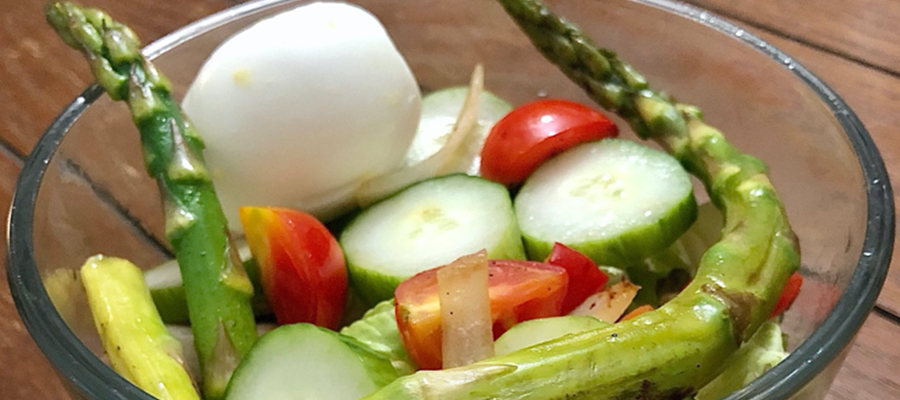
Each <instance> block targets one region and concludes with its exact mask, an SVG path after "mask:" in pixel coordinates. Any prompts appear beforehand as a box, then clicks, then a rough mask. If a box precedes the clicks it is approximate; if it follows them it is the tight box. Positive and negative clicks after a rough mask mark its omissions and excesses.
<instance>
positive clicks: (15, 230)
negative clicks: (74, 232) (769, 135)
mask: <svg viewBox="0 0 900 400" xmlns="http://www.w3.org/2000/svg"><path fill="white" fill-rule="evenodd" d="M291 1H293V0H264V1H258V2H250V3H245V4H242V5H238V6H235V7H232V8H229V9H226V10H223V11H221V12H219V13H216V14H213V15H211V16H209V17H206V18H204V19H201V20H199V21H197V22H195V23H192V24H190V25H188V26H185V27H183V28H181V29H179V30H177V31H175V32H173V33H171V34H169V35H167V36H165V37H163V38H161V39H159V40H157V41H156V42H154V43H152V44H150V45H149V46H147V47H146V48H145V49H144V53H145V54H146V55H147V56H148V57H150V58H153V57H155V56H156V55H159V54H161V53H163V52H165V51H167V50H168V49H170V48H172V47H174V46H177V45H178V44H179V43H182V42H184V41H186V40H189V39H190V38H192V37H194V36H197V35H199V34H201V33H203V32H206V31H208V30H210V29H213V28H215V27H218V26H220V25H222V24H224V23H227V22H228V21H230V20H233V19H235V18H239V17H244V16H248V15H251V14H253V13H255V12H257V11H260V10H264V9H267V8H269V7H272V6H277V5H280V4H283V3H290V2H291ZM631 1H635V2H637V3H641V4H645V5H648V6H651V7H655V8H658V9H662V10H665V11H667V12H670V13H672V14H675V15H678V16H681V17H685V18H688V19H691V20H693V21H695V22H698V23H700V24H703V25H706V26H708V27H710V28H713V29H715V30H717V31H719V32H721V33H724V34H726V35H728V36H731V37H733V38H735V39H738V40H739V42H736V43H743V44H744V45H747V46H750V47H752V48H754V49H756V50H757V51H760V52H762V53H764V54H765V55H767V56H768V57H770V58H772V59H773V60H774V62H777V63H778V64H780V65H781V66H782V67H784V68H786V69H788V70H790V72H791V73H793V74H794V75H795V76H796V77H797V78H798V79H800V80H801V81H802V82H803V83H805V84H806V85H807V86H808V87H809V88H810V89H811V90H812V91H813V92H815V93H816V94H817V95H818V96H819V97H820V98H821V100H822V101H823V102H824V103H825V105H826V106H827V107H828V108H829V110H830V111H831V113H832V114H833V115H834V117H835V118H836V119H837V120H838V122H839V123H840V125H841V127H842V128H843V129H844V132H845V133H846V135H847V137H848V139H849V141H850V143H851V145H852V146H853V150H854V151H855V153H856V155H857V160H858V161H859V163H860V165H861V167H862V172H863V177H864V179H865V181H866V194H867V226H866V233H865V239H864V242H863V248H862V252H861V254H860V258H859V261H858V262H857V266H856V269H855V271H854V273H853V275H852V277H851V279H850V282H849V284H848V285H847V288H846V290H845V292H844V293H843V295H842V296H841V297H840V299H839V300H838V302H837V303H836V304H835V306H834V309H833V310H832V312H831V313H830V314H829V315H828V317H827V318H826V319H825V321H824V322H823V323H822V325H821V326H820V327H819V328H818V329H816V331H815V332H814V333H813V334H812V335H811V336H810V337H809V338H808V339H807V340H806V341H804V342H803V343H802V344H801V345H800V346H799V347H798V348H797V349H796V350H795V351H794V352H792V353H791V355H790V356H789V357H788V358H787V359H785V361H783V362H782V363H780V364H778V365H777V366H776V367H775V368H773V369H772V370H770V371H768V372H767V373H765V374H764V375H763V376H762V377H760V378H759V379H757V380H756V381H754V382H753V383H751V384H750V385H748V386H746V387H744V388H743V389H741V390H740V391H738V392H735V393H734V394H732V395H731V396H729V397H728V398H727V399H726V400H738V399H744V400H749V399H753V400H763V399H786V398H788V397H789V396H791V395H793V394H794V393H796V392H798V391H799V390H801V389H802V388H803V387H804V386H806V385H807V383H809V382H810V381H811V380H812V379H813V378H814V377H816V376H817V375H818V374H819V373H820V372H821V371H822V370H823V369H824V368H825V367H826V366H828V365H829V364H830V363H831V361H832V360H833V359H835V358H836V357H837V356H838V355H839V354H840V353H841V351H842V350H843V349H844V348H845V347H846V346H847V345H848V344H849V343H850V342H851V340H852V338H853V336H854V335H855V334H856V332H857V331H858V330H859V328H860V327H861V326H862V324H863V322H864V321H865V319H866V317H867V316H868V313H869V311H870V310H871V309H872V307H873V306H874V304H875V300H876V298H877V297H878V294H879V292H880V290H881V286H882V284H883V282H884V279H885V277H886V275H887V271H888V267H889V264H890V260H891V255H892V251H893V241H894V201H893V195H892V192H891V187H890V181H889V180H888V175H887V171H886V169H885V166H884V161H883V160H882V158H881V155H880V154H879V153H878V150H877V149H876V148H875V144H874V143H873V141H872V138H871V137H870V136H869V134H868V132H867V131H866V129H865V127H864V126H863V125H862V123H861V122H860V121H859V119H858V118H857V116H856V114H854V113H853V111H852V110H851V109H850V108H849V107H848V106H847V104H846V103H845V102H844V101H843V100H842V99H841V98H840V97H839V96H838V95H837V94H836V93H834V91H833V90H832V89H831V88H830V87H828V85H826V84H825V83H823V82H822V81H821V80H819V79H818V78H817V77H816V76H815V75H813V74H812V73H811V72H809V70H807V69H806V68H804V67H803V66H802V65H800V64H799V63H797V62H796V61H794V59H793V58H791V57H789V56H788V55H787V54H785V53H784V52H782V51H780V50H778V49H776V48H775V47H774V46H772V45H770V44H769V43H766V42H765V41H763V40H762V39H760V38H759V37H757V36H755V35H753V34H751V33H749V32H747V31H746V30H744V29H742V28H740V27H738V26H737V25H735V24H733V23H731V22H729V21H727V20H725V19H723V18H721V17H719V16H717V15H715V14H713V13H710V12H708V11H705V10H702V9H700V8H697V7H694V6H690V5H686V4H682V3H677V2H675V1H671V0H631ZM102 94H103V92H102V89H100V88H99V87H98V86H97V85H92V86H90V87H88V88H87V89H86V90H85V91H84V92H83V93H82V94H81V95H80V96H78V97H77V98H76V99H75V100H74V101H73V102H72V103H71V104H70V105H69V106H68V107H67V108H66V109H65V110H64V111H63V112H62V113H61V114H60V115H59V116H58V117H57V118H56V120H55V121H54V122H53V123H52V124H51V125H50V127H49V128H48V129H47V130H46V132H45V133H44V135H43V136H42V137H41V139H40V140H39V141H38V143H37V145H36V146H35V148H34V150H33V151H32V153H31V155H30V156H29V157H28V159H27V160H26V161H25V163H24V166H23V168H22V172H21V174H20V176H19V179H18V181H17V184H16V191H15V193H14V195H13V201H12V207H11V208H10V213H9V216H8V224H7V245H8V249H9V251H8V255H7V279H8V281H9V285H10V288H11V291H12V295H13V298H14V300H15V304H16V308H17V309H18V312H19V315H20V316H21V318H22V320H23V322H24V323H25V326H26V327H27V328H28V331H29V332H30V333H31V335H32V337H33V339H34V340H35V342H36V343H37V344H38V347H40V349H41V350H42V351H43V353H44V354H45V355H46V357H47V358H48V359H49V360H50V362H51V363H52V364H53V365H54V366H55V367H56V370H57V372H58V373H59V374H60V375H61V376H62V377H63V378H64V379H65V380H66V382H67V384H68V385H69V386H74V387H75V388H76V389H77V390H79V391H80V392H81V393H82V394H83V395H84V396H86V397H87V398H93V399H103V400H114V399H116V400H117V399H123V400H124V399H131V400H133V399H140V400H153V397H151V396H150V395H148V394H147V393H145V392H144V391H142V390H140V389H139V388H137V387H136V386H134V385H132V384H131V383H129V382H128V381H127V380H125V379H124V378H122V377H121V376H119V375H118V374H116V373H115V372H114V371H113V370H112V369H110V368H109V367H108V366H106V364H104V363H103V362H102V361H100V360H99V359H98V358H97V357H96V356H95V355H94V354H93V353H92V352H91V351H90V350H88V348H87V347H85V346H84V345H83V344H82V343H81V341H80V340H79V339H78V338H77V337H76V336H75V335H74V334H73V333H72V332H71V331H70V330H69V328H68V326H67V325H66V323H65V322H64V321H63V320H62V318H61V317H60V316H59V314H58V313H56V311H55V308H54V306H53V304H52V303H51V302H50V299H49V297H48V296H47V292H46V291H45V289H44V286H43V282H42V280H41V277H40V275H39V274H38V270H37V267H36V265H35V260H34V244H33V242H32V233H33V231H32V222H33V219H34V211H35V203H36V200H37V196H38V190H39V189H40V185H41V181H42V178H43V175H44V173H45V171H46V168H47V165H48V164H49V161H50V159H51V157H52V156H53V155H54V154H55V152H56V149H57V147H58V146H59V143H60V142H61V141H62V139H63V137H64V136H65V134H66V132H67V131H68V130H69V128H70V127H71V126H72V125H73V124H74V123H75V122H76V121H77V119H78V117H79V116H80V115H81V114H82V113H83V112H84V111H85V110H86V109H87V107H88V106H90V104H91V103H92V102H93V101H95V100H96V99H97V98H99V97H100V96H101V95H102Z"/></svg>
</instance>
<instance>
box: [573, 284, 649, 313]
mask: <svg viewBox="0 0 900 400" xmlns="http://www.w3.org/2000/svg"><path fill="white" fill-rule="evenodd" d="M640 288H641V287H640V286H638V285H635V284H633V283H631V282H629V281H627V280H623V281H621V282H619V283H616V284H615V285H612V286H610V287H608V288H606V289H604V290H603V291H601V292H597V293H594V294H592V295H590V296H588V298H587V299H585V300H584V302H583V303H581V305H579V306H578V307H575V309H574V310H572V312H571V313H569V315H589V316H592V317H594V318H597V319H599V320H601V321H606V322H609V323H611V324H614V323H616V321H618V320H619V317H621V316H622V314H624V313H625V310H627V309H628V306H629V305H630V304H631V301H632V300H634V296H637V292H638V290H639V289H640Z"/></svg>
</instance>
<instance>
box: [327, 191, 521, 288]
mask: <svg viewBox="0 0 900 400" xmlns="http://www.w3.org/2000/svg"><path fill="white" fill-rule="evenodd" d="M340 243H341V247H342V248H343V249H344V255H345V256H346V258H347V267H348V270H349V272H350V281H351V283H352V284H353V285H354V286H355V288H356V290H357V293H358V294H359V295H360V297H362V298H363V300H365V301H367V302H368V303H369V304H374V303H377V302H378V301H381V300H386V299H389V298H391V297H393V296H394V289H396V288H397V285H399V284H400V282H402V281H403V280H404V279H406V278H409V277H411V276H413V275H415V274H416V273H419V272H421V271H424V270H427V269H431V268H434V267H437V266H440V265H444V264H447V263H449V262H451V261H453V260H455V259H457V258H459V257H461V256H463V255H466V254H471V253H474V252H476V251H478V250H481V249H486V250H487V252H488V257H490V258H507V259H524V257H525V252H524V249H523V247H522V240H521V237H520V233H519V227H518V225H517V223H516V217H515V215H514V214H513V210H512V202H511V201H510V199H509V192H507V190H506V188H505V187H503V186H502V185H500V184H498V183H494V182H491V181H488V180H485V179H481V178H477V177H473V176H468V175H462V174H457V175H449V176H445V177H440V178H434V179H429V180H426V181H423V182H420V183H417V184H415V185H413V186H410V187H409V188H407V189H405V190H403V191H401V192H400V193H398V194H396V195H394V196H392V197H390V198H388V199H385V200H383V201H381V202H380V203H377V204H375V205H373V206H372V207H370V208H368V209H366V210H364V211H363V212H362V213H361V214H360V215H359V216H357V217H356V219H354V220H353V221H352V222H351V223H350V224H349V225H348V226H347V228H346V229H345V230H344V232H343V233H342V234H341V238H340Z"/></svg>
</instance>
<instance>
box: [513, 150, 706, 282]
mask: <svg viewBox="0 0 900 400" xmlns="http://www.w3.org/2000/svg"><path fill="white" fill-rule="evenodd" d="M515 210H516V215H517V216H518V219H519V226H520V227H521V229H522V233H523V236H524V239H525V247H526V250H527V251H528V256H529V258H531V259H533V260H543V259H544V258H546V257H547V255H549V254H550V251H551V249H552V248H553V243H554V242H561V243H563V244H565V245H567V246H569V247H571V248H573V249H575V250H578V251H580V252H582V253H584V254H585V255H587V256H588V257H590V258H591V259H593V260H594V262H596V263H597V264H600V265H612V266H619V267H625V266H628V265H630V264H633V263H636V262H638V261H641V260H643V259H644V258H645V257H647V256H650V255H652V254H654V253H656V252H658V251H661V250H662V249H664V248H666V247H668V246H669V245H671V244H672V243H673V242H674V241H675V240H676V239H678V237H679V236H681V234H682V233H684V232H685V231H686V230H687V229H688V228H689V227H690V226H691V224H692V223H693V222H694V220H695V219H696V217H697V202H696V200H695V199H694V192H693V186H692V184H691V178H690V176H689V175H688V174H687V172H685V170H684V169H683V168H682V167H681V165H680V164H679V163H678V161H677V160H675V159H674V158H672V157H671V156H670V155H668V154H666V153H663V152H661V151H658V150H654V149H651V148H649V147H646V146H643V145H641V144H638V143H636V142H632V141H628V140H620V139H605V140H601V141H598V142H591V143H586V144H583V145H580V146H577V147H575V148H572V149H570V150H568V151H566V152H565V153H563V154H560V155H559V156H557V157H555V158H553V159H550V160H549V161H547V162H546V163H544V165H542V166H540V167H539V168H538V169H537V170H536V171H535V172H534V173H533V174H532V175H531V176H530V177H529V178H528V180H527V181H526V182H525V185H524V186H523V187H522V189H521V190H520V191H519V194H518V196H516V200H515Z"/></svg>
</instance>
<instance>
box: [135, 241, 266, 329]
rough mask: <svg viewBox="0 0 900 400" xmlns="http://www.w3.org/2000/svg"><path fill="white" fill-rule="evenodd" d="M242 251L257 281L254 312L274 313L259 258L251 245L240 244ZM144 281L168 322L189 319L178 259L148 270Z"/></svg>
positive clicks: (175, 322) (249, 272) (160, 313)
mask: <svg viewBox="0 0 900 400" xmlns="http://www.w3.org/2000/svg"><path fill="white" fill-rule="evenodd" d="M238 252H239V253H240V257H241V260H243V264H244V270H245V271H246V272H247V277H249V278H250V283H252V284H253V298H252V299H251V302H252V306H253V313H254V314H255V315H257V316H262V315H270V314H271V313H272V311H271V309H270V308H269V303H268V302H267V301H266V296H265V295H264V294H263V291H262V284H261V283H260V280H259V267H257V265H256V260H254V259H253V257H252V256H251V255H250V248H249V247H247V245H246V244H243V243H242V244H240V245H238ZM144 281H145V282H147V287H148V288H150V296H151V297H152V298H153V303H154V304H155V305H156V309H157V310H158V311H159V316H160V317H161V318H162V320H163V322H165V323H167V324H180V323H186V322H188V309H187V299H186V298H185V297H184V296H185V295H184V286H183V285H182V280H181V270H180V269H179V268H178V261H176V260H174V259H173V260H169V261H166V262H164V263H162V264H160V265H158V266H156V267H153V268H151V269H148V270H146V271H144Z"/></svg>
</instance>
